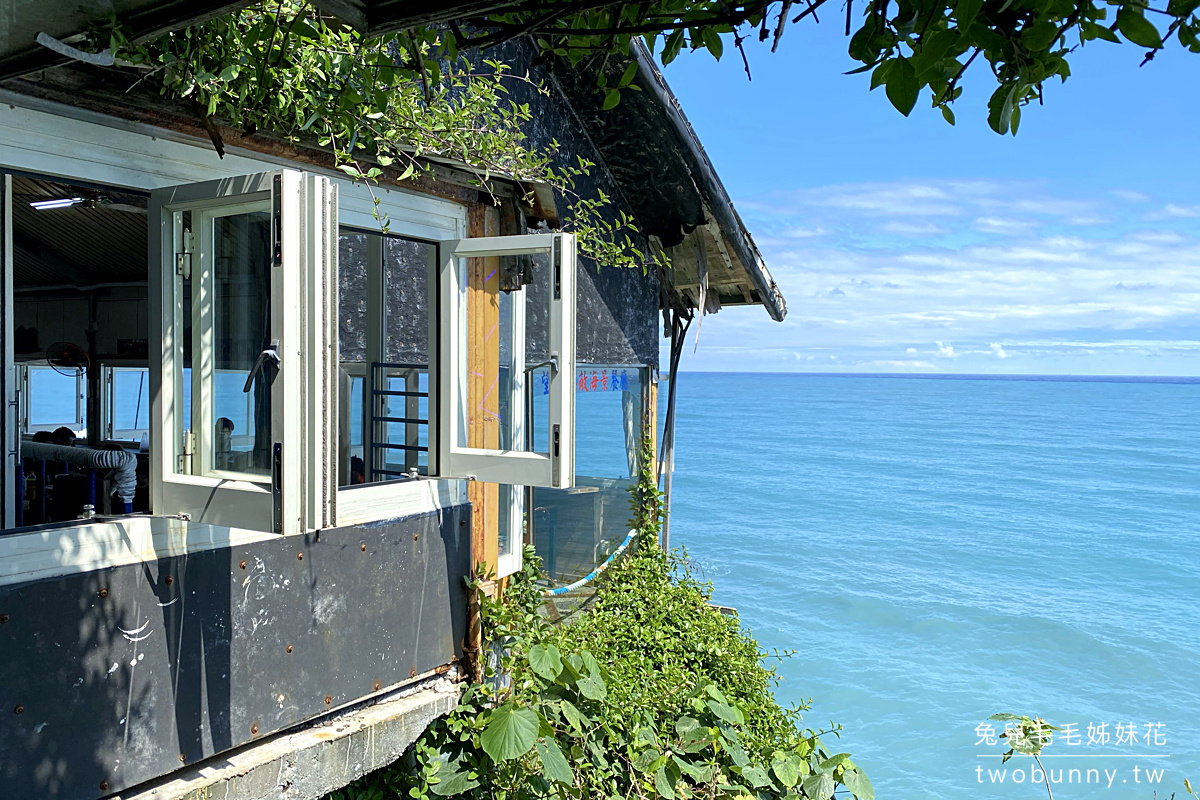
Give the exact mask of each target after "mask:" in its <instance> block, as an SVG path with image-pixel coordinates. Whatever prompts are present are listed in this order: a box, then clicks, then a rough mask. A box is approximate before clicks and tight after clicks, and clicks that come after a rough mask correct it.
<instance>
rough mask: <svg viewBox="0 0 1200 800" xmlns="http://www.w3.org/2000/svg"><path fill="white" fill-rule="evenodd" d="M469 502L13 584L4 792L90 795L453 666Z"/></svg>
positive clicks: (3, 619) (7, 635)
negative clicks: (413, 513) (430, 672)
mask: <svg viewBox="0 0 1200 800" xmlns="http://www.w3.org/2000/svg"><path fill="white" fill-rule="evenodd" d="M469 572H470V506H469V505H462V506H456V507H454V508H450V509H444V510H442V511H441V512H437V513H432V514H427V515H421V516H415V517H409V518H405V519H401V520H393V521H388V522H383V523H375V524H371V525H364V526H355V527H349V528H338V529H333V530H326V531H321V532H319V533H318V534H312V535H305V536H289V537H279V538H275V539H270V540H267V541H263V542H258V543H255V544H252V545H244V546H237V547H232V548H219V549H214V550H207V551H201V552H195V553H190V554H186V555H173V556H166V557H163V558H161V559H160V560H159V561H157V562H151V563H142V564H136V565H129V566H123V567H115V568H111V569H106V570H102V571H98V572H91V573H83V574H76V575H68V576H64V577H61V578H55V579H52V580H46V581H39V582H35V583H29V584H18V585H14V586H9V587H3V588H0V654H2V656H0V781H2V782H3V785H4V786H5V792H4V795H5V797H7V798H12V800H24V799H25V798H30V800H32V799H33V798H91V797H100V796H102V795H104V794H108V793H111V792H115V791H118V790H120V789H123V788H126V787H129V786H133V785H136V784H138V783H141V782H143V781H146V780H149V779H151V778H155V777H158V776H161V775H164V774H166V773H168V772H170V771H171V770H173V769H177V768H179V767H180V766H181V765H183V764H193V763H195V762H196V761H199V760H201V759H204V758H207V757H209V756H211V755H214V754H216V753H220V752H222V751H224V750H228V749H230V748H232V747H236V746H238V745H240V744H243V743H245V742H248V741H251V740H252V739H255V738H257V737H261V736H264V735H267V734H270V733H272V732H275V731H279V730H283V729H285V728H289V727H292V726H295V725H297V724H300V723H303V722H305V721H307V720H312V719H314V718H316V717H319V716H321V715H323V714H325V713H326V712H329V711H331V710H333V709H336V708H338V707H339V706H342V705H345V704H347V703H351V702H354V701H356V700H360V699H362V698H364V697H366V696H368V695H370V694H372V693H373V692H376V691H380V690H381V689H386V688H388V687H389V686H394V685H395V684H398V683H402V682H404V681H406V680H408V679H409V678H410V677H412V676H415V675H417V674H420V673H423V672H428V671H430V670H433V669H435V668H437V667H439V666H442V665H445V664H448V663H451V662H453V661H454V660H456V659H457V658H458V657H459V656H460V655H461V645H462V639H463V636H464V635H465V631H466V599H465V584H464V578H465V577H466V576H467V575H468V574H469Z"/></svg>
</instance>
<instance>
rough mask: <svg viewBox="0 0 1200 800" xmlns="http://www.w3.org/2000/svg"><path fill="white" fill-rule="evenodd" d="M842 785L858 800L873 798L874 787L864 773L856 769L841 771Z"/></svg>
mask: <svg viewBox="0 0 1200 800" xmlns="http://www.w3.org/2000/svg"><path fill="white" fill-rule="evenodd" d="M842 785H843V786H845V787H846V788H847V789H849V790H850V793H851V794H853V795H854V796H855V797H857V798H859V800H875V787H874V786H872V785H871V781H870V780H869V779H868V778H867V776H866V775H864V774H863V773H861V772H859V771H858V770H857V769H848V770H846V771H845V772H843V773H842Z"/></svg>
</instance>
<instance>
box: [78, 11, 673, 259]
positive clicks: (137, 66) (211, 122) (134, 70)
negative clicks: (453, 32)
mask: <svg viewBox="0 0 1200 800" xmlns="http://www.w3.org/2000/svg"><path fill="white" fill-rule="evenodd" d="M92 44H93V46H94V47H101V46H104V47H109V48H111V49H112V51H113V53H114V54H115V55H116V57H117V59H118V63H119V64H121V65H123V66H121V67H120V68H121V69H123V70H125V71H126V72H127V73H128V74H129V76H130V81H131V85H137V84H140V83H143V82H152V83H153V84H157V85H158V87H159V89H160V91H161V93H162V94H164V95H167V96H170V97H173V98H175V99H177V100H179V101H182V102H183V103H185V104H187V105H188V106H190V108H191V110H192V111H193V112H194V113H195V114H196V115H197V117H198V118H199V119H200V121H201V123H202V124H203V125H204V127H205V129H206V130H207V131H208V133H209V136H210V137H211V138H212V140H213V144H214V146H215V147H216V148H217V150H218V152H223V146H224V145H223V141H222V138H221V127H222V126H227V127H231V128H235V129H240V130H241V131H242V132H243V133H244V134H246V135H259V136H263V137H268V138H276V139H280V140H283V141H285V142H288V143H292V144H307V145H312V146H316V147H319V148H323V149H325V150H327V151H328V152H330V153H331V154H332V155H333V157H334V159H335V163H336V166H337V167H338V169H340V170H342V171H343V172H345V173H346V174H347V175H349V176H350V177H351V178H354V179H356V180H361V181H365V182H367V183H368V185H370V184H373V183H375V182H377V181H378V180H380V179H381V178H387V179H391V180H400V181H403V180H408V179H411V178H415V177H420V176H431V175H432V174H433V171H434V167H433V162H432V161H431V160H430V159H448V160H452V161H454V162H456V163H458V164H461V165H463V166H464V167H465V168H466V169H467V170H469V171H470V172H471V173H472V174H473V176H474V177H473V182H474V183H476V184H477V185H478V186H479V187H480V188H481V189H483V190H484V191H487V192H492V191H493V189H494V187H495V180H496V179H497V178H506V179H510V180H512V181H517V182H521V183H531V182H535V183H544V184H548V185H550V186H551V187H553V188H554V189H555V191H556V192H557V193H558V194H559V195H560V196H562V197H563V198H564V199H565V201H566V206H567V213H566V214H565V215H564V219H565V224H564V230H568V231H571V232H573V233H575V234H576V236H577V237H578V241H579V247H580V252H581V254H582V255H584V256H585V257H588V258H591V259H593V260H594V261H595V262H596V263H597V264H598V265H606V266H618V267H637V268H640V269H643V270H645V269H647V268H648V267H649V266H651V265H654V264H656V263H657V261H658V259H660V258H661V257H662V256H661V255H659V254H657V253H648V252H646V251H645V249H644V248H643V247H642V246H640V245H639V241H640V240H641V236H640V231H639V230H638V227H637V225H636V223H635V221H634V220H633V219H632V217H630V216H629V215H628V214H627V213H625V212H624V211H623V210H620V209H618V208H616V207H615V205H614V204H613V203H612V201H611V199H610V198H609V197H608V196H607V195H605V194H604V193H603V192H602V191H595V192H591V193H588V192H585V191H584V190H583V189H582V188H581V186H582V185H583V184H584V179H585V178H587V177H588V176H589V175H590V172H591V170H592V169H593V168H594V166H595V165H594V164H593V163H591V162H590V161H587V160H586V159H583V158H576V159H575V160H574V161H571V160H567V159H564V158H561V156H560V153H559V150H560V147H559V145H558V143H557V142H554V141H552V142H550V143H549V144H548V145H547V146H545V147H535V146H533V145H532V144H530V142H529V141H528V138H527V136H526V133H525V131H526V130H527V129H528V128H529V126H530V123H531V121H532V119H533V116H532V112H531V110H530V106H529V104H528V103H518V102H516V101H515V100H513V99H512V97H511V87H513V86H514V85H515V84H525V85H526V86H528V87H529V88H530V89H531V90H532V91H534V92H536V93H537V94H538V95H545V94H547V89H546V88H545V87H544V86H542V85H541V84H539V83H537V82H536V81H535V80H534V79H533V78H532V77H530V76H529V75H528V74H526V75H515V74H513V73H512V72H511V70H510V69H509V67H508V65H506V64H504V63H502V62H500V61H497V60H491V59H482V60H481V59H479V58H478V57H476V58H475V60H471V59H468V58H466V57H465V56H463V55H461V54H459V53H458V52H457V50H456V49H455V47H454V39H453V37H452V36H451V37H447V38H443V35H442V34H441V33H440V32H439V31H437V30H434V29H427V30H422V31H417V32H411V31H410V32H398V33H394V34H390V35H386V36H379V37H374V38H370V37H363V36H361V35H360V34H359V33H357V32H356V31H354V30H352V29H351V28H349V27H347V26H345V25H343V24H341V23H339V22H338V21H337V20H335V19H334V18H333V17H329V16H326V15H324V14H322V13H321V12H320V11H318V10H317V9H316V8H314V7H312V6H311V5H310V4H309V3H308V2H307V0H262V1H261V2H258V3H256V4H254V5H251V6H250V7H248V8H246V9H243V10H241V11H237V12H234V13H232V14H228V15H225V16H222V17H218V18H216V19H213V20H210V21H208V22H204V23H201V24H198V25H193V26H190V27H188V28H185V29H183V30H179V31H175V32H172V33H168V34H166V35H164V36H161V37H159V38H157V39H154V40H151V41H147V42H133V41H130V39H129V38H128V36H127V35H126V34H125V32H124V31H123V30H122V28H121V27H120V26H119V25H117V24H116V22H115V21H114V22H112V23H111V24H110V25H109V26H108V27H107V28H106V29H104V30H103V31H97V32H94V33H93V36H92ZM376 205H377V206H378V199H377V200H376ZM377 216H378V212H377ZM380 221H381V224H382V225H383V227H384V229H385V230H386V228H387V220H386V218H382V219H381V220H380Z"/></svg>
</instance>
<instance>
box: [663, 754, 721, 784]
mask: <svg viewBox="0 0 1200 800" xmlns="http://www.w3.org/2000/svg"><path fill="white" fill-rule="evenodd" d="M671 760H672V761H673V762H675V765H676V766H677V767H679V769H680V770H681V771H682V772H683V774H684V775H687V776H688V777H689V778H691V779H692V780H693V781H695V782H696V783H708V782H709V781H710V780H711V779H712V767H710V766H709V765H708V764H693V763H691V762H690V761H687V760H686V759H682V758H680V757H679V756H677V755H675V754H674V753H672V754H671Z"/></svg>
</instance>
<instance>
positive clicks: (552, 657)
mask: <svg viewBox="0 0 1200 800" xmlns="http://www.w3.org/2000/svg"><path fill="white" fill-rule="evenodd" d="M529 667H530V668H531V669H532V670H533V671H534V672H535V673H537V675H538V676H540V677H542V678H545V679H546V680H547V681H549V682H550V683H554V681H555V679H556V678H558V675H559V673H560V672H562V668H563V665H562V656H561V655H560V654H559V652H558V648H557V647H555V646H554V645H549V646H546V645H544V644H535V645H534V646H533V647H531V648H529Z"/></svg>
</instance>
